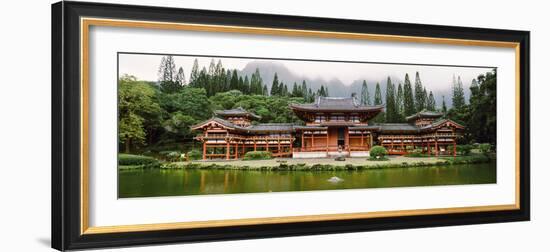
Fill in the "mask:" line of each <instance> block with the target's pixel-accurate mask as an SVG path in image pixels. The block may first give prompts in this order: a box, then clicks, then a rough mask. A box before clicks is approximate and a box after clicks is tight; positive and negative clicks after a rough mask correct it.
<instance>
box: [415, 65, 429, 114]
mask: <svg viewBox="0 0 550 252" xmlns="http://www.w3.org/2000/svg"><path fill="white" fill-rule="evenodd" d="M423 92H424V91H423V88H422V81H420V74H419V73H418V72H416V76H415V78H414V97H415V107H416V112H420V111H422V110H423V109H425V108H426V100H425V99H424V94H423Z"/></svg>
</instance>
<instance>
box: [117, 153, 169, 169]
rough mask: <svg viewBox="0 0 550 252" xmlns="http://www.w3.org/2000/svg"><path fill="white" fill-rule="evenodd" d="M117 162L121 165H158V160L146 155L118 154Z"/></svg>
mask: <svg viewBox="0 0 550 252" xmlns="http://www.w3.org/2000/svg"><path fill="white" fill-rule="evenodd" d="M118 164H119V165H122V166H142V167H152V166H157V165H159V161H158V160H156V159H154V158H152V157H147V156H140V155H132V154H118Z"/></svg>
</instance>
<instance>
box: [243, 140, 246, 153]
mask: <svg viewBox="0 0 550 252" xmlns="http://www.w3.org/2000/svg"><path fill="white" fill-rule="evenodd" d="M245 145H246V143H245V142H243V157H244V154H246V153H245Z"/></svg>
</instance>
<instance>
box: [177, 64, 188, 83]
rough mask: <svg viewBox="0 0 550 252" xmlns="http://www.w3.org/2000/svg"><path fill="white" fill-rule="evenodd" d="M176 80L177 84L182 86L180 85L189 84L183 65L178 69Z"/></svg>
mask: <svg viewBox="0 0 550 252" xmlns="http://www.w3.org/2000/svg"><path fill="white" fill-rule="evenodd" d="M175 81H176V84H178V86H180V87H183V86H185V84H187V83H186V80H185V73H184V72H183V68H182V67H180V68H179V69H178V73H177V74H176V79H175Z"/></svg>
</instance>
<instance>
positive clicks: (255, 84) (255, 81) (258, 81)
mask: <svg viewBox="0 0 550 252" xmlns="http://www.w3.org/2000/svg"><path fill="white" fill-rule="evenodd" d="M262 86H263V84H262V77H261V76H260V69H258V68H256V71H254V73H253V74H252V77H251V78H250V94H263V87H262ZM266 89H267V87H266ZM266 94H267V92H266Z"/></svg>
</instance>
